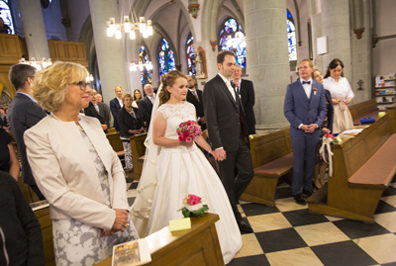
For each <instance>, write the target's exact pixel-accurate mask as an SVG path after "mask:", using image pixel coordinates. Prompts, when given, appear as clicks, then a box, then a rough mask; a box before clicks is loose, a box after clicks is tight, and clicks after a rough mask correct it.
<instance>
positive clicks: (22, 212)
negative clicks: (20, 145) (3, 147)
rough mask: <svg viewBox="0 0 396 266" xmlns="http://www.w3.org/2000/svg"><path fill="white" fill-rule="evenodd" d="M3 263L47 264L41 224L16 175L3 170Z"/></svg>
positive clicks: (0, 262)
mask: <svg viewBox="0 0 396 266" xmlns="http://www.w3.org/2000/svg"><path fill="white" fill-rule="evenodd" d="M0 265H13V266H19V265H29V266H42V265H45V259H44V252H43V238H42V236H41V227H40V224H39V222H38V221H37V218H36V216H35V215H34V213H33V211H32V209H31V208H30V206H29V203H28V202H27V201H26V199H25V197H24V196H23V194H22V191H21V189H20V188H19V186H18V183H17V182H15V180H14V179H13V177H12V176H11V175H9V174H7V173H5V172H2V171H0Z"/></svg>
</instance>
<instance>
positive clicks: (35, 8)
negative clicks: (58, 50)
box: [18, 0, 50, 60]
mask: <svg viewBox="0 0 396 266" xmlns="http://www.w3.org/2000/svg"><path fill="white" fill-rule="evenodd" d="M18 6H19V11H20V14H21V20H22V24H23V31H24V32H25V39H26V45H27V49H28V52H29V58H26V60H30V59H31V58H32V57H35V59H36V60H41V59H42V58H43V57H45V58H49V57H50V53H49V48H48V41H47V33H46V32H45V25H44V18H43V13H42V11H41V3H40V0H18Z"/></svg>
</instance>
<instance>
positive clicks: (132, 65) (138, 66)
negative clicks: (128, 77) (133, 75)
mask: <svg viewBox="0 0 396 266" xmlns="http://www.w3.org/2000/svg"><path fill="white" fill-rule="evenodd" d="M144 68H146V69H147V71H150V70H152V69H153V64H152V63H151V62H150V61H148V62H146V63H144V64H143V63H142V62H141V61H139V63H138V64H136V62H133V61H132V62H131V63H130V64H129V70H130V71H137V70H138V69H139V71H143V69H144Z"/></svg>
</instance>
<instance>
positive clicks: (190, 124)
mask: <svg viewBox="0 0 396 266" xmlns="http://www.w3.org/2000/svg"><path fill="white" fill-rule="evenodd" d="M177 134H178V135H179V140H180V141H186V142H191V141H193V140H194V139H196V138H198V137H199V136H201V134H202V130H201V127H200V126H199V125H198V123H197V121H193V120H188V121H186V122H182V123H180V125H179V127H178V128H177Z"/></svg>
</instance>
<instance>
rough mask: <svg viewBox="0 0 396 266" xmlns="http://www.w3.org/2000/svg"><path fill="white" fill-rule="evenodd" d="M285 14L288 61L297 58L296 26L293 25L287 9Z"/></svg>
mask: <svg viewBox="0 0 396 266" xmlns="http://www.w3.org/2000/svg"><path fill="white" fill-rule="evenodd" d="M286 14H287V46H288V48H289V61H296V60H297V48H296V28H295V27H294V21H293V17H292V15H291V14H290V12H289V10H287V12H286Z"/></svg>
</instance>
